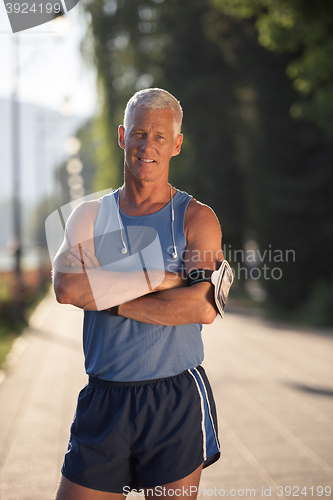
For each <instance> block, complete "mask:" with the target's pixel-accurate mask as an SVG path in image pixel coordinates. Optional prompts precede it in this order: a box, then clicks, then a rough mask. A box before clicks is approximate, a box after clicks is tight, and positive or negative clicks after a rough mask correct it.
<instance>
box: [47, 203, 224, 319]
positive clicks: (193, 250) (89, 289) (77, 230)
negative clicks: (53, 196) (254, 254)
mask: <svg viewBox="0 0 333 500" xmlns="http://www.w3.org/2000/svg"><path fill="white" fill-rule="evenodd" d="M98 207H99V205H98V202H90V203H86V204H82V205H81V206H80V207H78V209H77V210H76V212H74V213H73V214H72V216H71V217H70V219H69V220H68V223H67V227H66V235H67V238H65V240H64V243H63V245H62V247H61V248H60V250H59V252H58V254H57V256H56V258H55V262H54V274H53V280H54V289H55V292H56V297H57V300H58V301H59V302H61V303H70V304H73V305H75V306H77V307H80V308H82V309H87V310H102V309H108V308H110V307H112V306H114V305H119V304H120V305H119V314H120V315H121V316H124V317H126V318H130V319H135V320H137V321H142V322H145V323H151V324H163V325H180V324H187V323H211V322H213V321H214V319H215V317H216V308H215V303H214V293H213V287H212V285H211V284H209V283H198V284H196V285H194V286H192V287H189V288H188V287H186V281H185V280H184V278H183V277H182V276H180V275H176V274H175V273H165V275H164V272H163V276H156V279H157V282H158V283H159V284H158V285H157V286H155V288H152V287H150V286H149V285H147V281H146V278H145V277H144V274H143V272H142V271H141V272H138V273H124V272H119V273H117V272H109V271H104V270H102V269H101V268H100V266H99V263H98V260H97V258H96V256H95V249H94V238H93V228H94V222H95V218H96V215H97V212H98ZM185 232H186V239H187V242H188V245H187V249H186V253H185V269H186V274H188V273H189V271H190V270H191V269H193V268H206V269H216V266H217V265H218V262H219V261H221V260H223V255H222V250H221V230H220V225H219V222H218V220H217V218H216V216H215V214H214V212H213V211H212V210H211V209H210V208H209V207H207V206H205V205H202V204H200V203H198V202H196V201H195V200H192V201H191V202H190V204H189V207H188V209H187V212H186V217H185ZM68 240H69V241H68ZM79 244H80V245H79ZM81 245H82V246H81ZM80 247H81V248H80ZM159 272H160V271H159ZM156 273H158V271H157V272H156ZM151 276H152V275H151V274H150V277H151ZM152 292H155V293H152Z"/></svg>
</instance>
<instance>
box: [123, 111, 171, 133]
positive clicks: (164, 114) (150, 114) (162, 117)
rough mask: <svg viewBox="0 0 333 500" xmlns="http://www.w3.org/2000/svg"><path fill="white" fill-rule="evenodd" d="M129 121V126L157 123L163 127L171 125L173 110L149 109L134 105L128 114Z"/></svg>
mask: <svg viewBox="0 0 333 500" xmlns="http://www.w3.org/2000/svg"><path fill="white" fill-rule="evenodd" d="M129 122H130V127H131V128H132V127H136V126H138V125H140V124H146V125H159V126H164V127H165V128H168V127H169V126H170V127H173V122H174V112H173V110H172V109H150V108H144V107H143V106H135V107H133V110H132V113H131V115H130V116H129Z"/></svg>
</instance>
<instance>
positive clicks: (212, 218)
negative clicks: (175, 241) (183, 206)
mask: <svg viewBox="0 0 333 500" xmlns="http://www.w3.org/2000/svg"><path fill="white" fill-rule="evenodd" d="M184 225H185V235H186V239H187V240H188V239H189V238H191V237H192V236H193V235H198V234H202V235H203V234H205V233H206V231H209V232H213V233H214V234H215V233H216V234H220V233H221V227H220V223H219V220H218V218H217V216H216V214H215V212H214V210H213V209H212V208H210V207H209V206H208V205H205V204H204V203H201V202H200V201H198V200H196V199H194V198H192V200H191V201H190V203H189V204H188V207H187V210H186V214H185V224H184Z"/></svg>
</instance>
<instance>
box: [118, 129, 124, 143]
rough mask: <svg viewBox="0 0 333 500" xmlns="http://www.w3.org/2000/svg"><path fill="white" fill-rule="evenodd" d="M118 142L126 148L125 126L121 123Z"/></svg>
mask: <svg viewBox="0 0 333 500" xmlns="http://www.w3.org/2000/svg"><path fill="white" fill-rule="evenodd" d="M118 144H119V146H120V147H121V148H122V149H125V127H124V125H119V127H118Z"/></svg>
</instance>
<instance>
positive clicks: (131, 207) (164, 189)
mask: <svg viewBox="0 0 333 500" xmlns="http://www.w3.org/2000/svg"><path fill="white" fill-rule="evenodd" d="M175 191H176V190H175V189H174V188H172V187H171V186H170V184H168V183H167V182H165V181H164V182H163V183H162V182H160V183H155V182H145V181H140V182H129V181H127V182H126V178H125V182H124V185H123V186H122V187H121V188H120V189H119V203H120V208H121V209H122V211H123V212H124V213H125V214H127V215H132V216H140V215H148V214H151V213H154V212H157V211H158V210H160V209H161V208H163V207H164V206H165V205H166V204H167V203H168V202H169V201H170V199H171V196H173V195H174V193H175ZM171 193H172V195H171Z"/></svg>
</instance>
